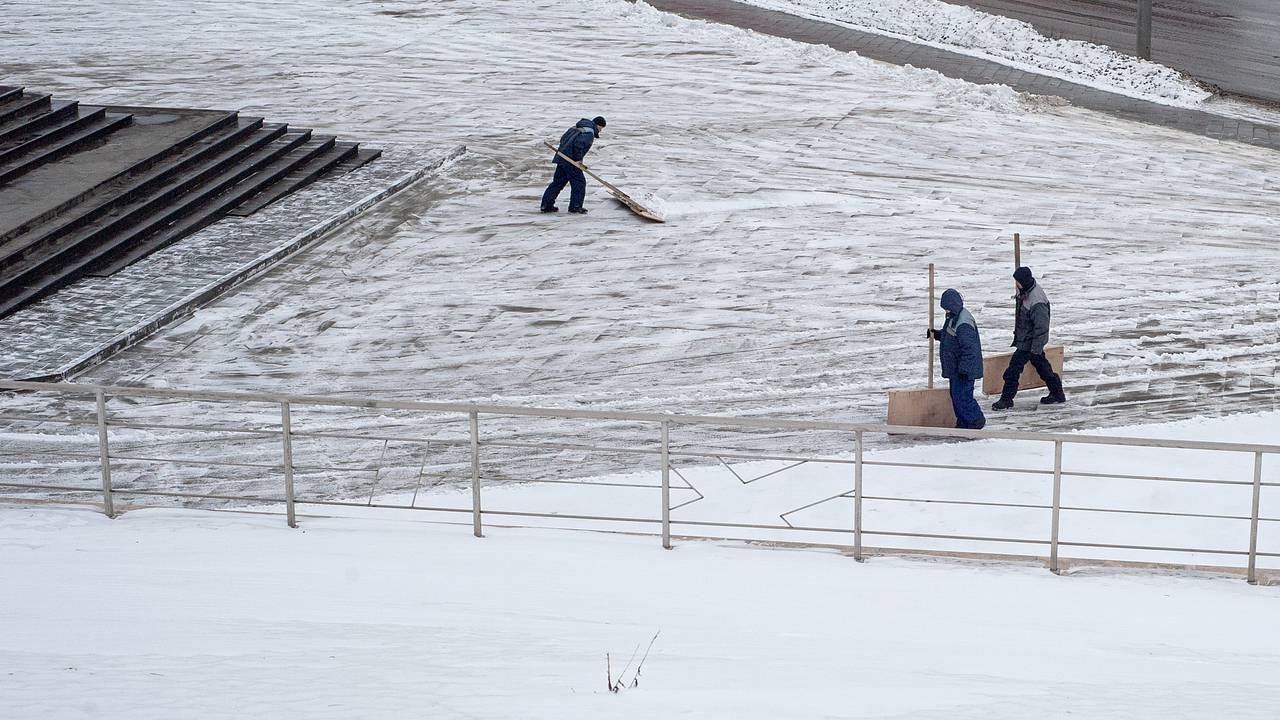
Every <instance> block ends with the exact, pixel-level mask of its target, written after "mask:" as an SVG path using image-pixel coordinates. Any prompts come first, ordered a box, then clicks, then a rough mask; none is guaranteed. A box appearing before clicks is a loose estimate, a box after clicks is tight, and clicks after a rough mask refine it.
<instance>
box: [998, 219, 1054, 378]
mask: <svg viewBox="0 0 1280 720" xmlns="http://www.w3.org/2000/svg"><path fill="white" fill-rule="evenodd" d="M1020 267H1022V236H1021V235H1020V234H1019V233H1014V234H1013V269H1014V270H1017V269H1018V268H1020ZM1013 289H1014V298H1015V299H1014V301H1013V314H1014V321H1015V322H1016V321H1017V315H1018V301H1017V299H1016V298H1017V290H1018V284H1017V282H1016V281H1015V282H1014V285H1013ZM1044 356H1045V357H1047V358H1049V364H1050V365H1051V366H1053V371H1054V372H1056V373H1058V377H1062V362H1063V360H1064V359H1065V357H1066V350H1065V349H1064V348H1063V347H1062V346H1061V345H1046V346H1045V348H1044ZM1011 357H1013V353H1012V352H1005V353H999V354H997V355H988V356H987V357H984V358H982V392H984V393H986V394H987V395H999V394H1000V391H1001V390H1004V371H1005V370H1007V369H1008V368H1009V358H1011ZM1044 386H1045V383H1044V380H1041V379H1040V373H1038V372H1036V369H1035V368H1034V367H1032V365H1031V363H1027V364H1026V365H1025V366H1024V367H1023V368H1022V375H1020V376H1018V389H1019V390H1027V389H1034V388H1042V387H1044Z"/></svg>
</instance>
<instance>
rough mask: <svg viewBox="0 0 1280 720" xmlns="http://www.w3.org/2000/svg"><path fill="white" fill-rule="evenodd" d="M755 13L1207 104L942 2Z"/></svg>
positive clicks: (1157, 75) (1071, 45) (1089, 46)
mask: <svg viewBox="0 0 1280 720" xmlns="http://www.w3.org/2000/svg"><path fill="white" fill-rule="evenodd" d="M744 1H745V2H748V3H750V4H752V5H758V6H760V7H764V8H769V9H772V10H781V11H784V12H788V13H791V14H793V15H799V16H802V17H807V18H812V19H815V20H824V21H827V22H834V23H836V24H839V25H845V26H847V27H852V28H855V29H858V30H866V31H870V32H875V33H880V34H884V35H890V36H893V37H899V38H903V39H906V40H911V41H914V42H921V43H923V44H925V45H930V46H933V47H939V48H944V49H947V50H954V51H958V52H963V53H965V54H967V55H973V56H976V57H982V58H987V59H991V60H995V61H997V62H1000V63H1003V64H1005V65H1009V66H1010V67H1016V68H1019V69H1022V70H1031V71H1034V72H1039V73H1042V74H1045V75H1051V76H1053V77H1058V78H1062V79H1065V80H1070V81H1071V82H1074V83H1079V84H1081V85H1088V86H1090V87H1096V88H1101V89H1104V90H1110V91H1113V92H1117V93H1122V94H1125V95H1130V96H1133V97H1140V98H1144V99H1154V100H1159V101H1161V102H1166V103H1169V104H1176V105H1185V106H1191V105H1195V104H1196V103H1199V102H1201V101H1203V100H1206V99H1208V98H1209V97H1211V93H1209V92H1207V91H1206V90H1204V88H1203V87H1201V86H1200V85H1198V84H1197V83H1196V82H1195V81H1194V80H1192V79H1191V78H1189V77H1187V76H1186V75H1184V74H1183V73H1180V72H1178V71H1176V70H1173V69H1171V68H1168V67H1165V66H1164V65H1159V64H1157V63H1153V62H1150V61H1147V60H1141V59H1139V58H1136V57H1132V56H1129V55H1125V54H1122V53H1119V52H1116V51H1115V50H1112V49H1111V48H1108V47H1104V46H1102V45H1095V44H1093V43H1087V42H1082V41H1078V40H1053V39H1050V38H1046V37H1044V36H1043V35H1041V34H1040V33H1039V32H1037V31H1036V29H1035V28H1034V27H1032V26H1031V25H1030V24H1028V23H1025V22H1023V21H1021V20H1014V19H1012V18H1005V17H1001V16H998V15H991V14H988V13H984V12H981V11H979V10H974V9H972V8H967V7H962V6H959V5H952V4H949V3H945V2H941V0H744Z"/></svg>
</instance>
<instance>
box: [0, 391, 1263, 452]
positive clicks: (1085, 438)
mask: <svg viewBox="0 0 1280 720" xmlns="http://www.w3.org/2000/svg"><path fill="white" fill-rule="evenodd" d="M4 388H7V389H13V390H36V391H42V392H57V393H62V394H94V393H97V392H102V393H105V394H107V395H110V396H114V397H159V398H169V399H185V400H215V401H238V402H262V403H281V402H288V403H290V404H292V405H313V406H326V407H347V408H372V409H385V410H419V411H425V412H438V413H470V412H473V411H474V412H477V413H482V414H485V415H509V416H530V417H544V418H564V419H583V420H590V419H597V420H618V421H624V422H670V423H674V424H682V425H712V426H724V427H749V428H764V429H777V430H782V429H793V430H830V431H836V432H847V433H853V432H857V431H863V432H866V433H873V434H876V433H879V434H886V435H906V436H912V437H936V438H968V439H975V440H1027V441H1033V442H1063V443H1068V444H1075V445H1118V446H1127V447H1151V448H1169V449H1176V450H1222V451H1229V452H1247V453H1257V452H1261V453H1268V454H1280V445H1267V444H1257V443H1226V442H1209V441H1199V440H1163V439H1156V438H1133V437H1114V436H1105V435H1077V434H1066V433H1033V432H1009V431H988V430H959V429H951V428H924V427H904V426H893V425H872V424H865V423H850V422H834V421H806V420H786V419H780V418H779V419H772V418H733V417H717V416H709V415H675V414H670V413H645V412H621V411H615V410H562V409H555V408H538V407H514V406H504V405H487V404H478V403H427V402H415V401H404V400H370V399H362V400H351V399H347V398H333V397H323V396H314V395H289V394H275V393H270V394H268V393H246V392H228V391H211V390H172V389H161V388H138V387H119V386H113V385H91V384H78V383H37V382H19V381H11V380H5V381H0V389H4Z"/></svg>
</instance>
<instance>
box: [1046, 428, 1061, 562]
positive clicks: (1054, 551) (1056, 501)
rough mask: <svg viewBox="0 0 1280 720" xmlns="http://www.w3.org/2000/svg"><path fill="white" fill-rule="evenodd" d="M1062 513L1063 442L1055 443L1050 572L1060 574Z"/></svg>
mask: <svg viewBox="0 0 1280 720" xmlns="http://www.w3.org/2000/svg"><path fill="white" fill-rule="evenodd" d="M1061 513H1062V441H1061V440H1055V441H1054V443H1053V529H1052V530H1051V531H1050V535H1049V571H1050V572H1053V573H1057V572H1058V519H1059V516H1060V515H1061Z"/></svg>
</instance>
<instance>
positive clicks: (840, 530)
mask: <svg viewBox="0 0 1280 720" xmlns="http://www.w3.org/2000/svg"><path fill="white" fill-rule="evenodd" d="M671 524H672V525H698V526H704V527H728V528H751V529H762V530H785V531H792V530H800V531H804V532H824V533H843V534H849V535H851V534H853V530H851V529H849V528H828V527H815V526H810V525H753V524H750V523H728V522H714V521H711V520H672V521H671ZM862 534H864V535H884V536H893V537H916V538H930V539H936V540H967V541H972V542H993V543H1019V544H1023V545H1047V544H1049V541H1048V540H1024V539H1020V538H993V537H984V536H981V535H937V534H932V533H904V532H888V531H883V530H867V529H865V528H864V529H863V530H862ZM760 539H761V540H763V539H764V538H760Z"/></svg>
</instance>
